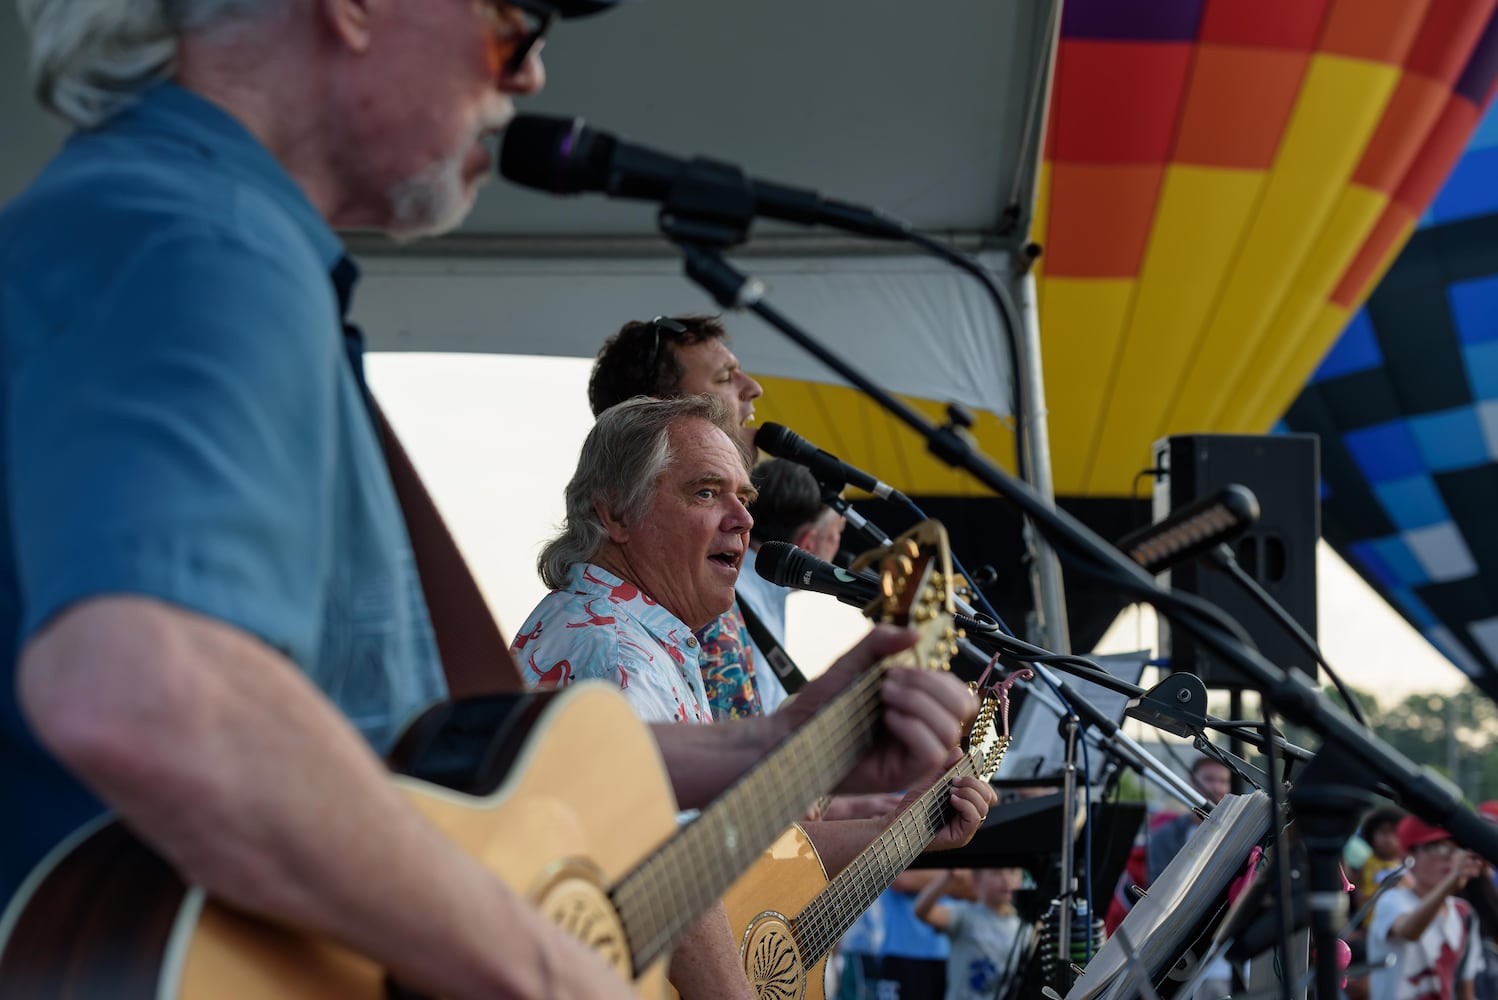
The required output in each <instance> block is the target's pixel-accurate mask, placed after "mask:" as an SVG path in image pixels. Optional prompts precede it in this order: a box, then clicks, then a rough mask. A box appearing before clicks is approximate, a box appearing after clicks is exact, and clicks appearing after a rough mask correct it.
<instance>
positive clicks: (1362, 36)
mask: <svg viewBox="0 0 1498 1000" xmlns="http://www.w3.org/2000/svg"><path fill="white" fill-rule="evenodd" d="M1495 72H1498V17H1495V4H1494V3H1493V2H1492V0H1431V2H1414V3H1411V2H1407V0H1376V2H1367V0H1310V2H1308V0H1273V2H1259V0H1068V3H1066V4H1065V6H1064V8H1063V15H1062V22H1061V26H1060V42H1059V48H1058V51H1057V58H1056V62H1055V70H1054V84H1053V91H1052V96H1051V101H1050V106H1049V108H1050V112H1049V127H1048V130H1047V134H1046V146H1045V156H1044V163H1043V167H1042V170H1041V174H1040V184H1039V193H1038V199H1037V206H1036V211H1035V215H1034V220H1033V223H1032V225H1031V228H1030V232H1031V234H1032V236H1033V238H1034V240H1035V242H1036V243H1037V244H1038V245H1039V246H1040V248H1041V249H1042V251H1043V252H1042V255H1041V256H1040V258H1039V260H1038V262H1037V269H1038V273H1039V281H1038V288H1039V291H1038V298H1039V314H1040V334H1041V341H1042V345H1043V355H1044V372H1045V394H1046V401H1047V404H1048V407H1049V409H1048V414H1047V415H1048V419H1049V427H1050V442H1051V455H1052V463H1053V467H1054V476H1055V486H1056V493H1057V497H1058V502H1059V503H1060V504H1061V505H1062V506H1063V507H1066V508H1068V509H1070V510H1071V511H1072V512H1074V513H1077V514H1078V515H1079V516H1081V517H1082V518H1083V520H1084V521H1087V522H1088V523H1089V524H1090V525H1091V526H1092V527H1094V528H1095V529H1096V530H1098V531H1099V532H1100V533H1101V534H1104V535H1105V536H1107V537H1115V538H1116V537H1118V536H1119V535H1121V534H1123V533H1124V531H1125V530H1127V529H1128V528H1129V527H1132V526H1137V524H1138V523H1140V522H1141V521H1147V520H1148V518H1149V511H1148V506H1147V505H1146V504H1144V503H1143V502H1142V501H1132V502H1131V497H1134V496H1136V495H1137V493H1138V492H1139V491H1141V490H1143V489H1145V488H1147V482H1148V481H1147V480H1141V477H1140V473H1141V470H1145V469H1147V468H1148V467H1149V466H1150V465H1151V463H1152V459H1151V444H1152V443H1153V442H1154V441H1156V440H1157V439H1159V438H1162V437H1165V436H1167V435H1172V434H1187V433H1252V434H1261V433H1266V432H1268V431H1269V430H1270V429H1271V428H1272V427H1274V426H1275V424H1276V422H1277V421H1278V420H1279V419H1280V417H1281V416H1282V415H1283V414H1284V412H1285V410H1286V408H1287V407H1288V406H1289V404H1290V403H1291V401H1292V400H1293V399H1294V398H1295V396H1296V394H1297V392H1299V390H1300V388H1301V387H1302V386H1303V385H1304V384H1305V382H1306V379H1307V378H1308V377H1309V376H1310V374H1311V372H1312V371H1313V370H1314V369H1315V367H1316V365H1317V363H1318V361H1319V360H1320V359H1321V358H1322V356H1323V355H1325V354H1326V352H1327V350H1328V349H1329V348H1330V346H1331V345H1332V343H1333V342H1334V340H1335V339H1336V338H1337V336H1338V334H1339V333H1340V332H1341V331H1342V330H1343V328H1344V327H1345V326H1347V323H1348V320H1349V317H1351V316H1352V315H1353V313H1354V312H1355V311H1356V310H1357V308H1358V306H1359V305H1360V304H1361V303H1362V302H1363V301H1364V300H1365V299H1366V298H1367V296H1368V295H1369V293H1370V292H1371V291H1372V289H1373V288H1374V286H1375V285H1376V284H1377V283H1378V280H1379V278H1380V277H1381V276H1382V274H1383V272H1384V271H1385V269H1386V268H1387V267H1388V265H1389V263H1390V261H1392V259H1393V257H1394V255H1395V254H1396V253H1397V252H1398V251H1399V249H1400V247H1402V246H1403V245H1404V243H1405V241H1406V240H1407V239H1408V238H1409V235H1410V233H1411V231H1412V230H1413V229H1414V226H1415V223H1416V220H1417V219H1418V218H1419V216H1420V214H1421V213H1422V212H1423V211H1424V210H1425V209H1426V207H1427V206H1428V205H1430V203H1431V201H1432V199H1433V198H1434V197H1435V194H1436V191H1437V189H1438V188H1439V186H1440V183H1441V181H1442V180H1443V179H1444V178H1445V177H1446V175H1447V174H1448V173H1449V172H1450V171H1451V168H1452V165H1453V164H1454V163H1455V162H1456V160H1457V158H1458V157H1459V155H1460V154H1461V151H1462V149H1463V147H1464V145H1465V144H1466V142H1467V140H1468V138H1469V137H1470V136H1471V135H1472V134H1473V132H1474V130H1475V129H1476V127H1477V124H1478V121H1479V119H1480V117H1481V114H1482V109H1483V108H1485V107H1486V106H1487V104H1488V103H1489V102H1490V100H1491V98H1492V94H1493V87H1494V78H1495ZM1492 166H1493V165H1492V164H1491V163H1490V164H1489V167H1488V169H1489V172H1490V173H1491V172H1492ZM1474 178H1475V174H1474ZM1454 183H1455V182H1454ZM1464 183H1466V184H1468V185H1472V184H1476V183H1477V182H1476V180H1475V179H1474V180H1470V181H1466V182H1464ZM1435 211H1436V214H1437V215H1438V216H1439V215H1440V213H1441V209H1440V207H1439V203H1438V207H1437V208H1436V210H1435ZM1489 246H1490V247H1491V246H1498V244H1495V243H1491V242H1490V244H1489ZM1471 294H1474V295H1475V294H1476V293H1471ZM1474 308H1475V307H1474ZM935 336H936V338H937V339H938V340H939V339H940V331H937V332H936V334H935ZM766 400H767V402H766V405H765V406H763V407H762V410H763V413H764V414H765V416H767V417H768V418H769V419H774V420H779V421H782V422H784V423H787V424H789V425H792V426H795V427H797V428H800V429H802V430H803V433H805V434H807V436H812V437H815V438H816V439H817V440H818V443H820V444H822V446H823V447H824V448H827V449H828V450H831V451H834V452H836V453H837V454H839V455H840V457H842V458H844V459H846V460H848V461H852V462H855V463H857V464H860V465H863V466H865V467H867V468H869V469H870V470H871V471H873V472H875V473H876V474H877V475H878V476H879V477H880V478H881V479H885V480H887V481H889V482H891V483H893V484H895V485H896V486H899V487H900V488H902V489H904V490H905V491H906V492H908V493H910V494H912V495H913V496H916V497H917V498H918V499H919V500H921V501H922V502H923V504H924V505H925V506H926V508H927V510H928V511H932V512H939V514H938V516H941V517H942V518H943V519H944V520H948V521H949V522H950V523H951V524H952V525H955V526H956V529H955V531H954V537H956V538H958V539H960V542H959V543H958V544H959V548H960V550H961V551H964V552H968V551H973V550H974V549H976V550H978V551H981V552H983V553H984V554H983V555H981V556H980V555H974V556H972V557H970V559H969V561H970V562H971V561H982V560H984V559H991V560H992V561H993V562H994V563H995V565H1001V566H1009V565H1013V564H1012V562H1010V560H1011V559H1012V558H1013V556H1014V555H1016V554H1017V553H1018V551H1019V548H1018V543H1017V542H1014V541H1011V540H1012V539H1013V538H1014V537H1015V534H1016V529H1015V528H1014V526H1013V523H1012V520H1007V519H1005V518H1001V517H1000V516H999V515H997V514H996V513H995V505H993V504H990V503H989V502H987V501H986V500H976V499H971V498H972V497H974V496H975V495H976V494H977V493H978V492H979V491H978V490H977V488H976V487H974V486H972V485H971V483H969V482H967V481H965V480H960V479H959V477H956V476H955V475H954V474H952V473H949V472H946V471H945V470H941V469H939V468H937V467H936V466H935V463H934V460H932V459H930V458H929V457H927V456H925V455H924V454H921V453H920V445H919V442H915V441H914V440H913V439H911V438H909V436H908V435H907V436H906V437H905V438H903V439H901V438H900V437H899V436H898V435H896V434H895V433H893V432H892V431H891V430H889V428H888V425H887V423H886V422H883V421H882V420H881V419H880V418H878V417H877V415H875V414H872V413H870V412H869V411H868V409H867V408H866V407H865V406H863V404H861V403H859V402H858V401H856V400H853V399H852V398H851V393H849V392H848V390H844V389H837V388H826V387H822V386H810V387H808V386H807V385H806V384H804V383H795V382H787V383H785V384H775V385H774V387H773V390H767V393H766ZM927 408H928V412H931V413H937V412H939V411H940V407H939V405H937V403H936V402H935V401H928V403H927ZM1474 412H1475V411H1474ZM850 415H851V416H850ZM1294 426H1299V425H1294ZM1474 426H1475V425H1474ZM850 427H851V428H853V430H851V431H850V430H849V428H850ZM974 432H975V434H976V436H977V438H978V440H979V443H980V445H981V446H982V447H983V448H984V449H985V450H986V451H987V452H988V453H989V454H990V455H993V456H995V457H997V458H999V459H1001V460H1004V461H1010V462H1012V460H1013V455H1014V447H1013V444H1012V442H1013V430H1012V427H1011V426H1010V425H1009V423H1008V422H1007V421H1004V420H1001V419H999V418H996V417H992V416H988V417H983V418H980V421H979V423H978V425H977V426H976V427H975V428H974ZM959 498H960V499H959ZM891 516H893V515H891ZM1332 530H1333V529H1330V528H1329V529H1328V533H1329V534H1331V533H1332ZM1387 534H1388V533H1387V532H1385V533H1384V535H1381V536H1380V537H1384V536H1386V535H1387ZM999 590H1000V592H1001V595H1002V600H1001V602H1000V603H1001V611H1002V610H1003V607H1005V606H1007V607H1008V608H1009V609H1010V610H1011V612H1013V611H1017V609H1022V608H1024V607H1027V606H1028V604H1029V600H1030V594H1029V592H1028V590H1027V589H1026V587H1025V584H1024V580H1023V574H1020V573H1013V574H1010V575H1009V576H1007V577H1006V578H1005V580H1004V581H1003V582H1001V584H1000V587H999ZM1490 593H1491V591H1490ZM1068 606H1069V608H1070V609H1072V614H1071V618H1072V621H1071V625H1072V640H1073V644H1074V646H1076V647H1077V648H1089V647H1090V644H1091V642H1092V640H1094V639H1096V638H1097V637H1098V636H1100V635H1101V632H1102V631H1103V629H1104V628H1105V627H1106V625H1107V624H1108V622H1109V620H1111V617H1112V615H1113V613H1114V612H1115V611H1116V610H1117V606H1118V605H1117V602H1116V599H1113V598H1111V597H1110V595H1107V594H1106V593H1105V592H1100V591H1098V590H1097V589H1094V588H1093V587H1092V585H1090V584H1089V583H1087V582H1085V581H1078V580H1073V579H1068ZM1495 641H1498V640H1495Z"/></svg>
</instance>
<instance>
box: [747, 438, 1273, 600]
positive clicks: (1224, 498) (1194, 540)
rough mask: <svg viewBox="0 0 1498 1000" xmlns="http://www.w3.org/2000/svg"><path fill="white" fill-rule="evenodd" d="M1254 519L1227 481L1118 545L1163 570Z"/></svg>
mask: <svg viewBox="0 0 1498 1000" xmlns="http://www.w3.org/2000/svg"><path fill="white" fill-rule="evenodd" d="M766 426H768V425H766ZM1258 519H1259V501H1258V498H1257V497H1255V496H1254V495H1253V492H1252V491H1251V490H1249V488H1248V487H1246V486H1239V485H1238V484H1237V483H1229V484H1228V485H1226V486H1224V487H1222V488H1221V489H1220V490H1218V491H1217V492H1215V493H1209V494H1208V495H1207V496H1204V497H1201V498H1199V499H1197V500H1193V501H1192V502H1191V503H1188V504H1186V505H1185V506H1183V507H1178V508H1176V509H1175V510H1173V511H1171V512H1170V513H1169V514H1167V515H1165V517H1164V518H1162V519H1161V520H1159V521H1156V522H1155V523H1154V524H1151V525H1149V526H1147V527H1144V528H1140V529H1139V530H1138V531H1134V532H1130V533H1129V534H1127V535H1125V536H1124V537H1122V538H1120V539H1119V540H1118V547H1119V548H1120V549H1122V550H1123V551H1124V552H1125V553H1126V554H1127V555H1128V557H1129V558H1130V559H1132V560H1134V561H1135V562H1136V563H1138V564H1139V565H1140V566H1143V567H1144V569H1145V570H1146V571H1147V572H1149V573H1163V572H1164V571H1165V570H1167V569H1169V568H1170V567H1172V566H1174V565H1176V564H1177V563H1181V562H1185V561H1186V560H1187V559H1191V558H1193V557H1195V556H1199V555H1201V554H1202V553H1203V552H1205V551H1207V550H1208V549H1210V548H1213V547H1215V546H1217V545H1220V544H1222V543H1223V542H1225V541H1227V540H1228V539H1230V538H1237V537H1238V536H1239V535H1241V534H1243V532H1245V531H1247V530H1248V529H1249V528H1250V527H1251V526H1252V525H1253V523H1254V522H1255V521H1257V520H1258Z"/></svg>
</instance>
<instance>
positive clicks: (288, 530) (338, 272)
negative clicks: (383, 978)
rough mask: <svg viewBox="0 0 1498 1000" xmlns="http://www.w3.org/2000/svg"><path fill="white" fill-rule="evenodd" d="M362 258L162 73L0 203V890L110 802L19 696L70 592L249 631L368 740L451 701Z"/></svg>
mask: <svg viewBox="0 0 1498 1000" xmlns="http://www.w3.org/2000/svg"><path fill="white" fill-rule="evenodd" d="M355 273H356V272H355V270H354V268H353V267H352V265H351V264H350V263H348V262H347V260H346V258H345V257H344V255H343V247H342V245H341V243H340V242H339V240H338V238H337V237H336V236H335V235H334V233H333V232H332V231H331V230H330V229H329V228H328V226H327V225H326V223H325V222H324V221H323V220H322V218H321V217H320V216H319V215H318V213H317V211H316V210H315V209H314V208H313V206H312V204H311V203H310V202H309V201H308V199H307V197H306V196H305V194H304V193H303V192H302V190H301V189H300V188H299V187H298V186H297V184H296V183H295V182H294V181H293V180H292V178H291V177H290V176H289V175H288V174H287V173H286V171H285V170H284V169H283V168H282V167H281V166H280V164H279V163H278V162H277V161H276V160H275V158H274V157H272V156H271V154H270V153H269V152H268V151H267V150H266V149H265V148H264V147H263V146H261V145H260V143H259V142H258V141H256V139H255V138H254V137H253V136H251V135H250V133H249V132H248V131H246V130H245V129H244V128H243V127H242V126H241V125H240V124H239V123H238V122H237V121H235V120H234V119H233V118H232V117H230V116H229V115H227V114H226V113H224V112H223V111H222V110H220V109H219V108H217V107H216V106H214V105H212V104H210V103H208V102H206V101H204V100H202V99H201V98H199V97H197V96H195V95H193V94H192V93H190V92H188V91H187V90H185V89H183V88H181V87H178V86H176V85H175V84H170V83H167V84H161V85H158V86H156V87H154V88H152V89H151V90H150V91H148V92H147V93H146V94H145V95H144V96H143V97H142V98H141V100H140V101H139V102H138V103H137V104H136V105H134V106H133V107H132V108H131V109H129V110H128V111H126V112H124V113H122V114H120V115H118V116H117V117H115V118H114V119H112V120H111V121H109V122H108V123H106V124H105V125H103V126H102V127H100V128H97V129H94V130H91V131H87V132H80V133H78V134H76V135H74V136H73V137H72V138H71V139H70V140H69V141H68V143H67V144H66V145H65V146H64V148H63V149H62V150H61V151H60V152H59V153H58V155H57V156H56V157H55V158H54V159H53V160H52V162H51V163H50V164H49V165H48V166H47V167H46V168H45V169H44V170H43V172H42V173H41V174H40V176H38V178H37V179H36V180H35V181H34V182H33V183H32V185H31V186H30V187H29V188H28V189H27V190H26V191H25V192H24V193H23V194H22V195H20V197H18V198H17V199H16V200H15V201H14V202H12V203H11V204H10V205H8V206H6V207H5V209H4V210H3V211H0V523H3V525H4V531H3V532H0V817H3V819H0V900H3V899H5V898H6V897H8V896H9V895H10V893H11V892H12V891H13V890H14V888H15V887H16V885H17V884H18V882H19V881H20V879H21V878H22V877H23V876H24V874H25V872H26V871H27V870H28V869H29V868H30V867H31V865H33V864H34V863H35V862H36V861H37V859H38V858H39V857H40V856H41V855H42V854H43V853H44V852H45V851H46V850H47V849H48V848H49V847H50V846H52V845H53V844H55V843H56V842H57V841H58V840H59V839H60V838H61V837H63V836H64V835H66V834H67V833H68V832H69V831H70V830H71V829H73V828H74V827H76V826H77V825H78V824H80V823H81V822H83V821H84V820H86V819H88V818H90V817H91V816H93V815H96V814H97V813H98V812H99V811H100V809H101V806H100V804H99V803H98V802H97V801H96V800H95V799H94V798H93V797H92V796H91V795H90V794H89V793H88V792H86V791H85V790H84V789H83V788H82V787H81V786H80V785H78V784H77V783H76V782H75V781H74V780H73V779H72V778H71V777H69V776H68V775H67V774H66V773H65V772H64V771H63V770H62V769H61V768H59V767H58V766H57V765H56V764H55V763H54V762H53V761H52V760H51V759H50V758H49V756H48V755H47V754H46V753H45V751H43V750H41V749H40V748H39V747H38V746H37V744H36V742H35V740H34V739H33V737H32V735H31V733H30V732H29V730H28V727H27V726H26V724H25V722H24V720H23V719H22V717H21V715H20V712H19V709H18V706H17V703H16V695H15V668H16V662H17V658H18V656H19V654H20V651H21V650H22V649H23V648H24V647H25V645H26V643H27V641H28V640H29V639H30V638H31V637H32V636H33V635H35V634H36V632H37V631H38V630H39V629H41V628H44V627H45V626H46V625H47V623H48V622H49V621H51V620H52V619H53V618H55V617H56V616H57V615H58V614H59V613H60V612H62V611H64V610H65V609H66V608H68V607H69V606H70V605H73V604H75V603H77V602H79V601H82V600H85V599H87V598H90V597H95V596H99V595H107V594H132V595H143V596H148V597H152V598H157V599H160V600H162V601H166V602H169V603H171V604H173V605H176V606H178V607H181V608H185V609H188V610H191V611H194V612H197V613H200V614H203V615H207V616H210V617H212V618H215V619H219V620H221V621H223V622H226V623H229V624H230V625H233V626H236V627H238V628H240V629H242V630H244V631H245V632H247V633H249V634H251V635H253V636H256V637H258V638H259V639H260V640H262V641H263V642H264V643H266V644H267V645H268V646H270V647H272V648H274V649H276V650H278V651H280V652H281V653H282V654H284V655H285V656H286V657H287V658H289V659H290V660H291V661H292V662H294V663H295V664H296V665H297V666H298V667H300V668H301V669H302V670H303V671H304V672H305V673H306V674H307V675H308V676H309V677H310V678H311V679H312V681H313V682H314V683H315V684H316V685H317V686H318V687H319V688H321V689H322V690H323V691H324V692H325V693H326V694H327V695H328V696H329V697H330V698H331V699H332V700H333V701H334V702H335V703H336V704H337V705H338V706H339V707H340V708H341V709H342V710H343V711H344V712H345V713H346V714H347V715H348V717H349V718H350V719H351V720H352V722H353V723H354V725H355V726H357V727H358V729H359V730H360V731H361V732H362V733H363V734H364V735H365V737H366V738H367V739H368V740H369V742H370V744H371V745H372V746H373V747H374V748H375V750H376V751H377V752H383V751H384V750H386V749H388V747H389V745H390V744H391V742H392V741H393V739H394V737H395V736H396V735H397V734H398V732H399V730H400V728H401V726H402V725H403V724H404V723H405V722H406V721H407V720H408V719H409V718H410V717H411V716H412V715H413V714H414V713H415V712H417V711H419V710H420V709H421V708H422V707H424V706H425V705H427V704H430V703H431V702H433V701H435V700H438V699H440V698H442V697H444V696H445V693H446V685H445V682H444V680H443V675H442V670H441V664H440V662H439V660H438V656H437V651H436V647H435V644H434V641H433V637H432V631H431V624H430V620H429V618H428V616H427V609H426V605H425V603H424V601H423V598H422V593H421V589H420V584H419V581H418V579H417V577H416V571H415V563H414V559H413V556H412V552H411V546H410V543H409V541H408V539H407V536H406V532H405V527H404V523H403V521H402V520H401V515H400V509H399V505H398V504H397V502H396V500H395V497H394V493H393V491H392V488H391V485H390V480H389V476H388V473H387V471H386V468H385V464H384V459H383V457H382V455H381V452H380V448H379V444H378V441H377V439H376V437H375V432H374V428H373V426H372V424H371V422H370V418H369V414H368V411H367V409H366V407H365V402H364V396H363V388H362V383H361V381H360V378H359V376H358V375H357V374H356V369H357V367H358V365H359V360H360V359H359V355H358V348H357V345H356V344H355V345H352V350H351V349H350V348H351V345H350V344H349V343H348V342H347V338H346V336H345V331H344V328H343V324H342V320H341V317H342V314H343V312H344V310H345V309H346V307H347V300H348V296H349V294H350V293H351V291H352V285H353V277H354V274H355ZM215 668H216V665H215V664H212V663H204V664H203V669H204V670H212V669H215Z"/></svg>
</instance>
